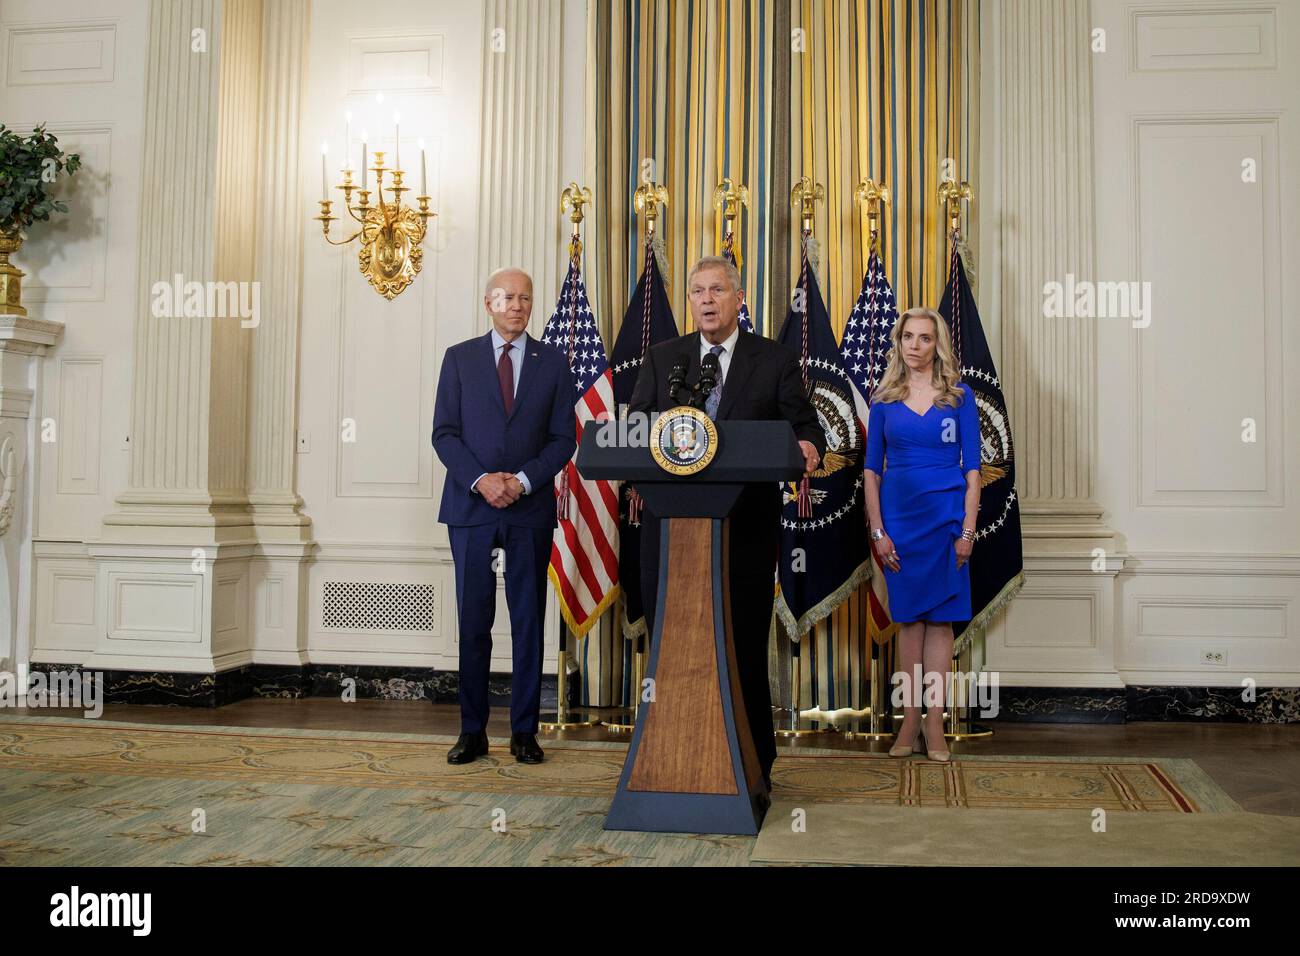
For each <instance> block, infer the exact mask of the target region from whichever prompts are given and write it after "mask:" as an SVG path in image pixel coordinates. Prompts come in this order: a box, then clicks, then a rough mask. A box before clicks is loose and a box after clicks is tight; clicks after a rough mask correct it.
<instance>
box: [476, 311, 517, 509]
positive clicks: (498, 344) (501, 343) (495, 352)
mask: <svg viewBox="0 0 1300 956" xmlns="http://www.w3.org/2000/svg"><path fill="white" fill-rule="evenodd" d="M509 344H510V351H509V353H507V354H508V355H509V359H510V367H511V368H512V369H513V370H514V373H515V387H514V391H513V392H512V393H511V394H517V393H518V392H519V373H520V372H522V371H523V369H524V351H525V349H527V347H528V335H527V334H523V335H520V336H519V337H518V338H516V339H515V340H514V341H513V342H511V343H509ZM505 347H506V340H505V339H503V338H502V337H501V333H500V332H498V331H497V330H496V326H493V327H492V365H493V366H494V367H495V366H496V365H497V364H498V363H500V361H501V352H502V350H503V349H504V348H505ZM486 474H487V472H486V471H485V472H483V475H486ZM483 475H479V476H478V478H475V479H474V484H472V485H470V486H469V490H470V491H473V492H475V493H477V492H478V483H479V481H481V480H482V478H483ZM515 477H516V478H518V479H519V483H520V484H521V485H523V486H524V494H526V495H531V494H532V493H533V486H532V485H531V484H529V482H528V476H527V475H525V474H524V473H523V472H522V471H517V472H515Z"/></svg>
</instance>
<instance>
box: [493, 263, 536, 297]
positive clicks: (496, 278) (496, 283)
mask: <svg viewBox="0 0 1300 956" xmlns="http://www.w3.org/2000/svg"><path fill="white" fill-rule="evenodd" d="M516 272H517V273H518V274H519V275H521V276H523V277H524V278H525V279H527V280H528V286H529V288H532V285H533V277H532V276H530V275H529V274H528V273H527V272H525V271H524V270H523V269H521V268H519V267H518V266H503V267H502V268H500V269H497V270H496V271H495V272H493V273H492V274H491V275H490V276H488V277H487V284H486V285H485V286H484V287H483V295H484V296H490V295H491V294H492V290H493V289H496V288H499V287H500V285H501V280H502V279H503V278H505V277H506V276H508V275H510V274H511V273H516Z"/></svg>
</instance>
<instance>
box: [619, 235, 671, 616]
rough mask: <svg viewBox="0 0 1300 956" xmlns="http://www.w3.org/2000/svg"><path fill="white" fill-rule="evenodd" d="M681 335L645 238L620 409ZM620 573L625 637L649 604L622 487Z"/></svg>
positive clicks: (627, 493)
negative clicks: (653, 355) (645, 365)
mask: <svg viewBox="0 0 1300 956" xmlns="http://www.w3.org/2000/svg"><path fill="white" fill-rule="evenodd" d="M676 337H677V323H676V322H675V321H674V320H673V310H672V307H671V306H670V305H669V304H668V290H667V289H666V288H665V287H664V279H663V275H662V274H661V273H660V271H659V261H658V258H657V257H656V256H655V254H654V250H653V247H652V245H651V244H650V243H648V242H647V243H646V247H645V267H644V269H643V270H642V272H641V278H640V280H639V281H638V282H637V284H636V290H635V291H634V292H633V293H632V301H631V302H629V303H628V306H627V312H626V313H624V315H623V325H622V326H621V327H620V328H619V330H618V337H617V338H616V339H615V340H614V354H613V356H612V362H613V374H614V401H615V402H616V403H617V404H618V405H619V407H620V414H621V413H622V411H623V410H625V409H626V407H627V405H628V403H629V402H630V401H631V400H632V390H633V389H634V388H636V379H637V375H638V374H640V372H641V361H642V359H643V357H644V356H645V353H646V352H647V351H649V349H650V347H651V346H652V345H657V344H658V343H660V342H663V341H665V340H667V339H675V338H676ZM618 577H619V581H620V582H622V590H623V636H624V637H625V638H629V639H630V638H636V637H640V636H641V635H643V634H645V603H644V600H643V598H642V595H641V518H640V514H639V506H638V502H637V501H636V500H635V499H634V498H633V497H632V491H631V489H630V488H629V487H628V486H627V485H624V486H623V490H622V493H621V494H620V495H619V547H618Z"/></svg>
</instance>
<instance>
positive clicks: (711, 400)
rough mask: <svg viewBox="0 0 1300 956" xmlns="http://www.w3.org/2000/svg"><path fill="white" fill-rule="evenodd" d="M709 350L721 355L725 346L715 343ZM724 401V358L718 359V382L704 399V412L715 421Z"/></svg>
mask: <svg viewBox="0 0 1300 956" xmlns="http://www.w3.org/2000/svg"><path fill="white" fill-rule="evenodd" d="M709 351H710V352H711V353H712V354H714V355H717V356H721V355H722V352H723V348H722V346H721V345H715V346H713V347H712V348H711V349H709ZM721 403H722V359H721V358H720V357H719V359H718V384H716V385H714V386H713V391H711V392H709V397H708V398H706V399H705V400H704V414H706V415H708V416H709V418H712V419H713V420H714V421H716V420H717V418H718V406H719V405H720V404H721Z"/></svg>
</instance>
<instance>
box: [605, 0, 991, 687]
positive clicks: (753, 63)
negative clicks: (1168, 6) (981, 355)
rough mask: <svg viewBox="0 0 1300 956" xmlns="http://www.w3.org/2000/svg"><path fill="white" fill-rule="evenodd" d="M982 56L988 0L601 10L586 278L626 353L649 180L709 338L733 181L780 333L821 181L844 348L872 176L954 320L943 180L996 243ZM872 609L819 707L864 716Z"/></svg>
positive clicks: (928, 283)
mask: <svg viewBox="0 0 1300 956" xmlns="http://www.w3.org/2000/svg"><path fill="white" fill-rule="evenodd" d="M778 30H779V31H780V32H779V35H778ZM787 31H788V32H787ZM979 51H980V42H979V0H639V2H638V0H612V2H592V3H590V4H589V5H588V30H587V61H588V84H587V113H586V116H587V142H588V144H589V148H588V150H587V167H586V172H587V183H588V184H589V185H590V186H591V187H592V191H593V193H594V199H595V203H594V206H595V208H594V210H593V212H592V214H591V216H590V217H589V218H588V220H587V255H586V272H587V277H588V282H589V290H590V292H591V295H592V303H593V308H594V310H595V311H596V314H597V317H598V319H599V321H600V323H601V328H602V331H603V332H604V334H605V336H606V342H607V343H609V342H612V341H613V334H614V333H615V332H616V331H617V328H618V324H619V323H620V322H621V321H622V315H623V310H624V309H625V308H626V305H627V300H628V297H629V295H630V293H631V290H632V288H633V285H634V284H635V282H636V277H637V272H638V270H639V268H640V264H641V252H640V250H641V248H642V247H641V243H642V242H643V241H644V231H643V230H644V225H643V224H642V223H640V222H638V221H636V217H635V216H634V215H633V213H632V193H633V190H635V189H636V187H637V185H638V184H639V182H640V181H641V178H642V175H643V172H649V173H650V174H651V176H650V178H653V179H654V180H655V181H656V182H659V183H662V184H663V185H665V186H666V187H667V188H668V191H669V207H668V209H667V210H666V219H664V220H663V221H662V226H661V229H662V235H663V236H664V239H665V241H666V244H667V251H668V259H669V264H670V270H671V271H670V275H669V287H670V293H671V296H670V298H671V301H672V305H673V312H674V315H675V316H676V317H677V322H678V325H679V327H681V328H682V330H683V331H688V330H689V329H690V328H691V327H692V325H691V322H690V317H689V311H688V309H687V306H686V296H685V272H686V270H687V269H688V268H689V267H690V265H691V263H692V262H693V261H694V260H695V259H696V258H698V257H699V256H701V255H704V254H707V253H715V252H717V251H718V248H719V244H720V242H721V229H722V221H721V216H720V215H719V213H718V212H717V210H715V209H714V207H713V198H712V193H713V189H714V187H715V186H716V185H717V184H718V183H719V182H720V181H721V180H722V178H723V177H724V176H728V175H729V176H731V178H732V179H733V180H735V181H737V182H741V183H744V184H745V185H747V186H748V188H749V191H750V203H751V204H750V206H749V208H748V209H747V210H746V211H745V213H744V214H743V216H742V219H741V221H740V224H739V229H738V240H739V242H738V249H739V251H740V259H741V273H742V277H743V279H744V284H745V288H746V295H747V297H748V299H749V302H750V306H751V310H752V313H753V318H754V322H755V325H756V327H757V328H758V330H759V331H760V332H761V333H762V334H765V335H768V336H774V335H775V334H776V332H777V331H778V330H779V328H780V325H781V322H782V321H784V319H785V313H786V311H787V308H788V303H789V296H790V288H789V287H788V285H787V284H788V283H789V282H791V281H793V277H794V276H797V275H798V264H799V263H798V256H799V243H798V235H797V229H798V218H797V216H794V217H791V216H790V209H789V203H790V195H789V186H790V183H791V182H793V181H796V180H798V179H799V178H800V177H801V176H809V177H811V178H812V179H814V180H815V181H816V182H818V183H821V184H822V185H823V186H824V187H825V190H826V201H825V203H822V204H818V206H817V209H816V215H815V219H814V234H815V236H816V237H817V239H818V241H819V244H820V265H819V269H818V272H819V275H818V279H819V283H820V285H821V289H822V292H823V295H824V296H825V299H826V307H827V311H828V313H829V314H830V318H831V323H832V325H833V326H834V328H835V332H836V335H837V336H838V335H841V334H842V333H843V329H844V324H845V322H846V320H847V317H848V314H849V311H850V309H851V308H852V307H853V303H854V300H855V299H856V297H857V294H858V290H859V288H860V286H861V282H862V276H863V273H864V272H865V270H866V260H867V230H866V223H865V221H864V220H863V217H862V214H861V210H860V208H859V207H858V205H857V203H856V202H855V201H854V198H853V193H854V190H855V188H856V186H857V184H858V183H859V182H860V181H861V180H862V179H863V178H865V177H870V178H872V179H874V180H876V181H877V182H883V183H884V184H885V185H886V186H888V187H889V189H890V192H891V194H892V198H893V202H892V203H891V205H890V206H889V207H888V208H887V210H886V213H885V221H884V227H883V231H882V236H881V248H882V256H883V257H884V261H885V264H886V268H887V270H888V272H889V278H890V281H891V283H892V284H893V286H894V289H895V291H896V293H897V295H898V302H899V309H900V311H902V310H903V309H906V308H908V307H911V306H914V305H925V306H929V307H931V308H936V307H937V306H938V303H939V298H940V295H941V293H942V288H943V282H944V279H945V277H946V274H947V257H946V253H945V238H944V221H943V212H942V209H941V208H940V205H939V201H938V188H939V183H940V181H941V179H942V178H945V177H949V176H951V177H953V178H956V179H958V180H967V181H969V182H970V183H971V184H972V186H973V187H974V189H975V194H976V203H975V204H972V205H971V206H970V207H969V208H968V209H967V210H965V211H964V213H965V214H964V219H963V222H964V231H965V239H966V241H967V242H968V243H970V244H971V245H972V246H973V245H974V240H975V237H976V236H977V234H978V232H977V221H976V213H977V210H978V199H979V192H980V179H979V169H978V158H979ZM786 64H788V68H787V67H786ZM646 160H649V161H650V163H649V165H647V164H646ZM778 191H779V193H780V194H778ZM792 230H793V231H792ZM778 286H779V287H778ZM865 607H866V592H865V588H864V589H862V590H861V591H860V592H859V593H857V594H855V595H853V596H852V597H850V598H849V600H848V601H846V602H845V603H844V604H843V605H842V606H841V607H840V608H839V609H837V610H836V611H835V612H834V613H832V614H831V615H830V616H829V617H827V618H826V619H825V620H823V621H822V622H820V623H819V624H818V625H817V626H816V627H814V628H813V630H812V631H810V632H809V634H808V635H807V636H806V637H805V638H804V639H803V642H802V644H801V648H800V652H801V657H802V660H803V666H802V668H801V684H802V685H803V686H802V690H801V694H800V700H801V703H802V705H803V706H805V707H807V706H811V705H812V704H813V703H816V704H818V705H819V706H822V707H826V708H832V707H844V706H853V707H861V706H862V705H863V703H864V702H863V701H861V700H860V699H859V693H860V688H861V686H862V677H863V674H864V672H865V670H866V669H867V668H869V666H870V648H869V646H867V644H866V640H867V638H866V636H865V635H866V627H865ZM784 650H785V648H782V651H783V652H784ZM786 665H788V657H786V656H785V655H784V653H783V654H782V661H781V664H780V665H779V666H781V667H784V666H786Z"/></svg>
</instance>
